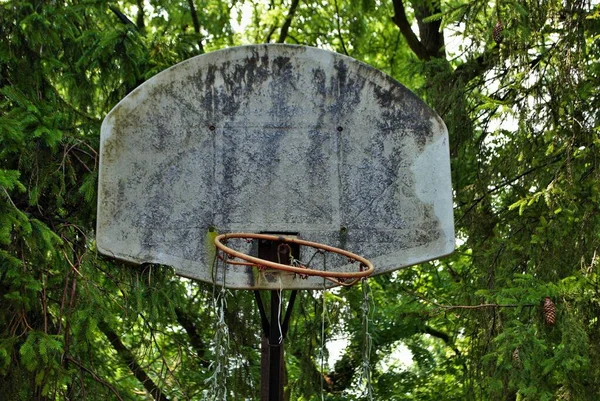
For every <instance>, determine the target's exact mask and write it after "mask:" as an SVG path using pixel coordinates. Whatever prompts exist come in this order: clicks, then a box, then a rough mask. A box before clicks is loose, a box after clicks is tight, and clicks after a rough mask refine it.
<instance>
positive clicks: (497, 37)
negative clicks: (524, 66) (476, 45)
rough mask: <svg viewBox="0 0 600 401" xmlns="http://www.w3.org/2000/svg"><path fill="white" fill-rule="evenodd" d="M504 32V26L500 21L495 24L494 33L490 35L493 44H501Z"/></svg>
mask: <svg viewBox="0 0 600 401" xmlns="http://www.w3.org/2000/svg"><path fill="white" fill-rule="evenodd" d="M503 30H504V25H502V22H501V21H498V22H496V26H495V27H494V31H493V33H492V37H493V38H494V42H496V43H497V44H500V43H502V31H503Z"/></svg>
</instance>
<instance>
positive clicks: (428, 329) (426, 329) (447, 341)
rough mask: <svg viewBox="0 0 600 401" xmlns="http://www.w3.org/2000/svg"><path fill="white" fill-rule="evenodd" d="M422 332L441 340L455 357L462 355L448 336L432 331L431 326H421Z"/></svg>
mask: <svg viewBox="0 0 600 401" xmlns="http://www.w3.org/2000/svg"><path fill="white" fill-rule="evenodd" d="M423 332H424V333H425V334H429V335H430V336H432V337H435V338H439V339H440V340H442V341H443V342H444V343H445V344H446V345H447V346H448V347H450V349H451V350H452V351H454V353H455V354H456V356H458V357H460V356H461V355H462V353H461V352H460V350H459V349H458V348H457V347H456V345H455V344H454V343H453V342H452V340H451V339H450V336H449V335H448V334H446V333H444V332H443V331H439V330H437V329H434V328H433V327H431V326H427V325H425V326H423ZM465 369H466V367H465Z"/></svg>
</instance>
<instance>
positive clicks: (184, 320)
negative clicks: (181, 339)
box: [175, 308, 210, 368]
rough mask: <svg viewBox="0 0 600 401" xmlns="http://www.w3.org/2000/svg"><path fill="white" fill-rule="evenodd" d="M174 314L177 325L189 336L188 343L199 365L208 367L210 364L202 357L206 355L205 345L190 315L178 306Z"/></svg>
mask: <svg viewBox="0 0 600 401" xmlns="http://www.w3.org/2000/svg"><path fill="white" fill-rule="evenodd" d="M175 315H176V316H177V323H179V325H180V326H181V327H183V329H184V330H185V332H186V333H187V335H188V337H189V338H190V344H191V346H192V347H193V348H194V350H195V351H196V354H197V356H198V359H199V360H200V362H199V363H200V365H201V366H202V367H205V368H208V366H209V365H210V364H209V362H208V361H207V360H206V359H205V358H204V357H205V355H206V345H205V344H204V342H203V341H202V337H200V335H198V330H197V329H196V325H195V324H194V322H193V321H192V319H190V316H189V315H187V314H186V313H185V312H184V311H183V310H182V309H180V308H176V309H175Z"/></svg>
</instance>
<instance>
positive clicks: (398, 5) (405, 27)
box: [392, 0, 431, 60]
mask: <svg viewBox="0 0 600 401" xmlns="http://www.w3.org/2000/svg"><path fill="white" fill-rule="evenodd" d="M393 4H394V13H395V15H394V16H393V17H392V21H393V22H394V24H396V26H397V27H398V28H400V32H402V35H403V36H404V39H406V43H408V46H409V47H410V48H411V50H412V51H413V52H414V53H415V54H416V56H417V57H418V58H419V59H420V60H429V59H430V58H431V56H430V54H429V53H428V52H427V49H426V48H425V46H424V45H423V43H421V41H420V40H419V38H417V35H416V34H415V33H414V32H413V30H412V29H411V27H410V23H409V22H408V19H407V18H406V10H405V9H404V3H403V1H402V0H393Z"/></svg>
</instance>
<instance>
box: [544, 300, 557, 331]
mask: <svg viewBox="0 0 600 401" xmlns="http://www.w3.org/2000/svg"><path fill="white" fill-rule="evenodd" d="M544 320H545V321H546V324H547V325H548V326H554V324H555V323H556V306H555V305H554V302H552V299H550V297H546V298H544Z"/></svg>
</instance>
